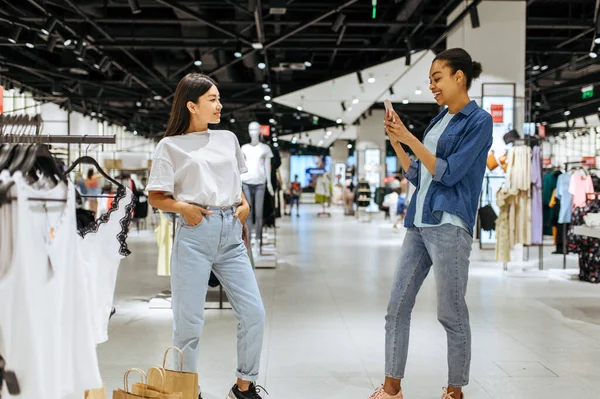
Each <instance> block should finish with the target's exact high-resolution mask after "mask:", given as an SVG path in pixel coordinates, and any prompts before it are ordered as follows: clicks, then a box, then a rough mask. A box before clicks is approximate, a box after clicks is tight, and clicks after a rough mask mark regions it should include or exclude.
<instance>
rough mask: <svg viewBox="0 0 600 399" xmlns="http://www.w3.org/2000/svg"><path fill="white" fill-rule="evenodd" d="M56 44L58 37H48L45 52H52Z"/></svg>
mask: <svg viewBox="0 0 600 399" xmlns="http://www.w3.org/2000/svg"><path fill="white" fill-rule="evenodd" d="M57 43H58V36H48V43H47V44H46V50H48V51H49V52H51V53H52V52H53V51H54V49H55V48H56V44H57Z"/></svg>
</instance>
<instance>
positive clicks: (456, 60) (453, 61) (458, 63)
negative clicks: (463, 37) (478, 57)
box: [433, 48, 483, 90]
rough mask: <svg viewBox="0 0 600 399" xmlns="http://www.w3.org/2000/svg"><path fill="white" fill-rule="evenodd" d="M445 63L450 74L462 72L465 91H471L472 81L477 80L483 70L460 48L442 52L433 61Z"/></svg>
mask: <svg viewBox="0 0 600 399" xmlns="http://www.w3.org/2000/svg"><path fill="white" fill-rule="evenodd" d="M438 60H440V61H446V64H447V65H448V66H449V67H450V68H451V69H452V74H455V73H456V72H457V71H459V70H460V71H463V73H464V74H465V76H466V77H467V90H469V89H471V84H472V83H473V79H477V78H478V77H479V76H480V75H481V72H483V69H482V67H481V64H480V63H479V62H477V61H473V59H472V58H471V56H470V55H469V53H467V51H466V50H464V49H462V48H451V49H448V50H446V51H442V52H441V53H439V54H438V55H437V57H435V59H434V60H433V62H435V61H438Z"/></svg>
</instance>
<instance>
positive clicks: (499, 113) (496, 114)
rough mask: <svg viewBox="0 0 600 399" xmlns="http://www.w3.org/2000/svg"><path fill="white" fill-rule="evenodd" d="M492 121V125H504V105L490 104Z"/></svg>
mask: <svg viewBox="0 0 600 399" xmlns="http://www.w3.org/2000/svg"><path fill="white" fill-rule="evenodd" d="M491 113H492V120H493V121H494V123H504V105H503V104H492V107H491Z"/></svg>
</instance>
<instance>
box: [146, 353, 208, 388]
mask: <svg viewBox="0 0 600 399" xmlns="http://www.w3.org/2000/svg"><path fill="white" fill-rule="evenodd" d="M171 349H175V350H177V351H178V352H179V371H177V370H168V369H167V368H166V364H167V355H168V354H169V351H170V350H171ZM162 369H163V371H164V385H162V384H163V381H162V380H161V375H160V374H159V373H152V374H151V375H149V376H148V377H149V378H148V385H150V386H153V387H160V386H163V387H164V391H166V392H181V393H183V399H198V373H190V372H184V371H183V352H182V351H181V349H179V348H177V347H176V346H171V347H170V348H168V349H167V350H166V352H165V356H164V358H163V364H162Z"/></svg>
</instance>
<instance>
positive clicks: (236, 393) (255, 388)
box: [226, 383, 269, 399]
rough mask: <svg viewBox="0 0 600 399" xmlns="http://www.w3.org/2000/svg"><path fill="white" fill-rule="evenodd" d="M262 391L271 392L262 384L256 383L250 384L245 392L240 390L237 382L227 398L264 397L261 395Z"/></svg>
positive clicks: (252, 398)
mask: <svg viewBox="0 0 600 399" xmlns="http://www.w3.org/2000/svg"><path fill="white" fill-rule="evenodd" d="M262 391H265V393H266V394H269V392H267V390H266V389H265V388H263V387H261V386H260V385H255V384H254V383H252V384H250V388H249V389H248V390H247V391H245V392H242V391H240V390H239V388H238V386H237V384H236V385H234V386H233V388H231V391H229V395H227V398H226V399H263V398H262V396H260V392H262Z"/></svg>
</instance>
